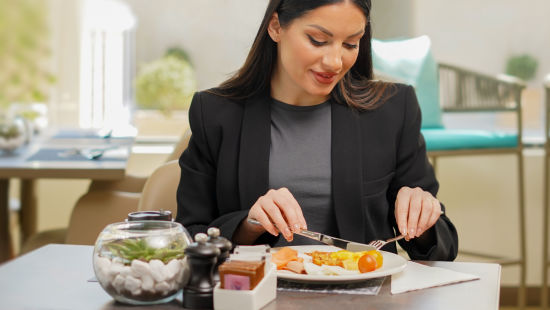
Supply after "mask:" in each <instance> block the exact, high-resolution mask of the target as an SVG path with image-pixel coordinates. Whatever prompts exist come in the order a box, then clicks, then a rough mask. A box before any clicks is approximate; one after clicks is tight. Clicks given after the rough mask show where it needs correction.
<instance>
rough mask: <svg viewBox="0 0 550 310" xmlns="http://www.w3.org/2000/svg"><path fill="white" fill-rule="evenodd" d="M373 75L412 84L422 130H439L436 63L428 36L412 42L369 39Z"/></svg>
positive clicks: (440, 122)
mask: <svg viewBox="0 0 550 310" xmlns="http://www.w3.org/2000/svg"><path fill="white" fill-rule="evenodd" d="M372 61H373V67H374V69H375V72H378V73H379V75H383V76H389V77H393V78H394V80H398V81H402V82H404V83H406V84H410V85H412V86H413V87H414V88H415V90H416V96H417V97H418V103H419V104H420V109H421V110H422V128H441V127H443V123H442V119H441V114H442V112H441V107H440V104H439V78H438V72H437V63H436V62H435V58H434V57H433V54H432V52H431V42H430V38H429V37H428V36H420V37H416V38H412V39H404V40H392V41H381V40H377V39H373V40H372Z"/></svg>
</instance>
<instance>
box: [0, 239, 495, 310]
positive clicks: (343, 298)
mask: <svg viewBox="0 0 550 310" xmlns="http://www.w3.org/2000/svg"><path fill="white" fill-rule="evenodd" d="M93 250H94V247H93V246H83V245H58V244H51V245H47V246H44V247H41V248H39V249H36V250H34V251H32V252H30V253H27V254H25V255H23V256H20V257H18V258H16V259H14V260H12V261H9V262H7V263H4V264H3V265H0V309H14V310H17V309H133V310H137V309H182V308H183V306H182V304H183V303H182V295H183V294H180V296H179V297H178V298H177V299H175V300H173V301H171V302H169V303H166V304H163V305H156V306H129V305H125V304H121V303H118V302H115V301H114V300H113V298H112V297H111V296H110V295H108V294H107V293H106V292H105V291H104V290H103V289H102V288H101V286H100V284H99V283H98V282H96V281H93V279H94V271H93V265H92V256H93ZM420 263H422V264H425V265H428V266H437V267H441V268H446V269H450V270H453V271H458V272H463V273H468V274H472V275H476V276H478V277H479V279H478V280H475V281H468V282H462V283H456V284H452V285H445V286H439V287H433V288H427V289H422V290H416V291H410V292H406V293H400V294H395V295H392V294H391V276H388V277H386V279H384V281H383V284H382V286H381V288H380V291H379V292H378V294H377V295H348V294H336V293H305V292H302V291H277V296H276V298H275V300H274V301H272V302H270V303H268V304H267V305H266V306H265V307H264V308H262V309H270V310H271V309H289V310H299V309H315V310H323V309H327V310H328V309H330V310H333V309H346V310H347V309H378V310H384V309H397V310H399V309H407V310H416V309H419V310H420V309H422V310H431V309H434V310H435V309H438V310H439V309H447V310H453V309H470V310H471V309H484V310H486V309H494V310H496V309H498V307H499V292H500V274H501V266H500V265H498V264H491V263H477V262H476V263H472V262H442V261H430V262H420Z"/></svg>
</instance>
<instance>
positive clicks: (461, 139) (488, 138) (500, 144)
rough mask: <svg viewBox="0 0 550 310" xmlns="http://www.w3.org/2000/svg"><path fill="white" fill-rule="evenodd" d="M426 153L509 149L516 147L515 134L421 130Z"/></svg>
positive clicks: (469, 130)
mask: <svg viewBox="0 0 550 310" xmlns="http://www.w3.org/2000/svg"><path fill="white" fill-rule="evenodd" d="M422 134H423V135H424V139H425V140H426V149H427V150H428V151H448V150H460V149H489V148H509V147H516V146H517V145H518V135H517V134H516V133H508V132H500V131H488V130H475V129H422Z"/></svg>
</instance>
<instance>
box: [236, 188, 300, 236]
mask: <svg viewBox="0 0 550 310" xmlns="http://www.w3.org/2000/svg"><path fill="white" fill-rule="evenodd" d="M248 218H250V219H255V220H257V221H258V222H260V224H262V226H261V227H259V225H254V224H250V223H248V222H247V221H246V223H247V225H250V226H254V227H250V229H252V230H257V229H262V230H266V231H268V232H269V233H270V234H272V235H274V236H277V235H279V232H282V234H283V236H284V237H285V239H286V240H287V241H289V242H290V241H292V238H293V232H299V231H300V230H302V229H307V225H306V220H305V219H304V215H303V214H302V208H300V205H299V204H298V202H297V201H296V199H295V198H294V196H293V195H292V193H291V192H290V191H289V190H288V189H287V188H286V187H282V188H280V189H277V190H275V189H270V190H269V191H268V192H267V193H266V194H265V195H263V196H261V197H260V198H258V200H257V201H256V203H254V205H253V206H252V208H250V211H249V212H248ZM248 218H247V219H248Z"/></svg>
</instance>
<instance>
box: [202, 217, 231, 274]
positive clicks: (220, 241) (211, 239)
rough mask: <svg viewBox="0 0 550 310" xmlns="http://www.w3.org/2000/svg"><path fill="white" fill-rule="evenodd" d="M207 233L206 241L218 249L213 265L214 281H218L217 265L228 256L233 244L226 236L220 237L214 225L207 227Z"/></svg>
mask: <svg viewBox="0 0 550 310" xmlns="http://www.w3.org/2000/svg"><path fill="white" fill-rule="evenodd" d="M207 233H208V243H210V244H213V245H215V246H216V247H217V248H218V249H220V256H218V261H217V262H216V266H215V267H214V282H215V283H218V282H220V274H219V272H218V267H219V266H220V265H221V264H222V263H223V262H225V260H226V259H227V258H228V257H229V251H231V247H232V246H233V244H232V243H231V241H229V240H227V238H224V237H221V236H220V230H219V229H218V228H216V227H210V228H208V231H207Z"/></svg>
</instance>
